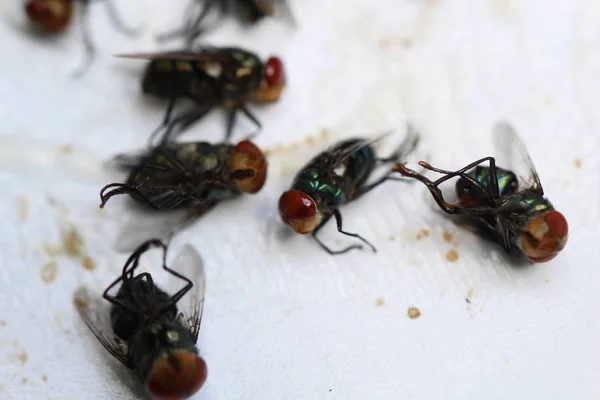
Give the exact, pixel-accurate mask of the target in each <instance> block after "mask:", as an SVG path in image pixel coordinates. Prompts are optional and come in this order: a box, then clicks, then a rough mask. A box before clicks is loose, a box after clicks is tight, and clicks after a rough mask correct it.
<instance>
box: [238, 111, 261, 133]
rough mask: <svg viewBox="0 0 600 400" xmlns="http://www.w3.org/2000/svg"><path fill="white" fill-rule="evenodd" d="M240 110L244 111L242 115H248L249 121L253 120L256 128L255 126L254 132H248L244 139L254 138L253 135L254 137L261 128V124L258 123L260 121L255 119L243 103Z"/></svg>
mask: <svg viewBox="0 0 600 400" xmlns="http://www.w3.org/2000/svg"><path fill="white" fill-rule="evenodd" d="M240 110H242V112H243V113H244V115H245V116H246V117H248V119H249V120H250V121H252V122H254V125H256V128H257V130H256V132H253V133H251V134H250V135H248V136H247V137H246V139H245V140H252V139H254V138H255V137H256V136H257V135H258V134H259V133H260V131H261V130H262V124H261V123H260V121H259V120H258V119H257V118H256V117H255V116H254V114H252V113H251V112H250V110H248V108H246V106H244V105H242V106H240Z"/></svg>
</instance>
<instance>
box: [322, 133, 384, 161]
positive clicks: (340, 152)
mask: <svg viewBox="0 0 600 400" xmlns="http://www.w3.org/2000/svg"><path fill="white" fill-rule="evenodd" d="M391 133H392V131H389V132H385V133H382V134H380V135H377V136H376V137H374V138H370V139H360V140H358V141H357V142H356V143H353V144H351V145H348V144H346V143H347V142H348V141H350V140H352V139H349V140H344V141H341V142H339V143H336V144H334V145H333V146H331V147H330V148H329V149H328V150H326V151H325V153H323V154H321V155H319V156H317V157H315V159H314V160H315V161H316V160H317V159H319V158H320V159H322V160H324V161H325V163H326V164H327V167H326V168H327V169H329V170H333V169H335V168H336V167H338V166H340V165H341V164H342V163H343V162H344V161H345V160H346V158H348V157H350V155H352V154H353V153H355V152H357V151H358V150H360V149H362V148H363V147H365V146H369V145H372V144H374V143H376V142H379V141H381V140H383V138H385V137H387V136H389V135H390V134H391ZM324 155H326V157H323V156H324Z"/></svg>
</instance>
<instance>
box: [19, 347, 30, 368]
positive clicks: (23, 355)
mask: <svg viewBox="0 0 600 400" xmlns="http://www.w3.org/2000/svg"><path fill="white" fill-rule="evenodd" d="M16 357H17V360H18V361H19V363H20V364H21V366H23V365H25V363H26V362H27V360H28V359H29V357H28V356H27V353H26V352H25V350H22V351H21V352H19V353H17V356H16Z"/></svg>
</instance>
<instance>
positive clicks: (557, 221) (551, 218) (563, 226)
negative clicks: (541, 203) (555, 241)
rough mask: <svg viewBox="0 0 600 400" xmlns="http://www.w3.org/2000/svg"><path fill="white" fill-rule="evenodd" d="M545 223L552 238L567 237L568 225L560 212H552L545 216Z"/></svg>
mask: <svg viewBox="0 0 600 400" xmlns="http://www.w3.org/2000/svg"><path fill="white" fill-rule="evenodd" d="M546 223H547V224H548V228H549V230H550V232H551V234H553V235H554V236H557V237H561V238H564V237H567V236H568V235H569V224H568V223H567V219H566V218H565V216H564V215H562V214H561V213H560V212H558V211H555V210H553V211H550V212H549V213H548V214H546Z"/></svg>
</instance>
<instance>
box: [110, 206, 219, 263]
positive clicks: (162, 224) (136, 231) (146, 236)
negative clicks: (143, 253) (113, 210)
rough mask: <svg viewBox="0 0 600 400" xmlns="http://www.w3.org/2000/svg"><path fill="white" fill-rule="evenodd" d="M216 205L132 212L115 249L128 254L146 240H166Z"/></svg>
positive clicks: (119, 235)
mask: <svg viewBox="0 0 600 400" xmlns="http://www.w3.org/2000/svg"><path fill="white" fill-rule="evenodd" d="M216 204H217V202H209V201H207V202H202V203H199V204H198V205H195V206H194V207H192V208H189V209H181V210H174V211H153V210H139V209H138V210H134V211H133V214H134V215H132V216H131V217H130V218H129V219H128V220H127V222H125V224H124V225H123V227H122V228H121V231H120V232H119V234H118V236H117V240H116V242H115V249H116V250H117V251H120V252H127V253H129V252H132V251H133V250H135V249H136V248H137V247H138V246H139V245H141V244H142V243H143V242H145V241H147V240H150V239H154V238H158V239H167V238H169V237H170V236H172V235H174V234H175V233H177V232H178V231H180V230H183V229H185V228H186V227H188V226H189V225H191V224H192V223H193V222H194V221H195V220H196V219H197V218H199V217H201V216H202V215H203V214H205V213H206V212H208V211H209V210H210V209H212V208H213V207H214V206H215V205H216Z"/></svg>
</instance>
